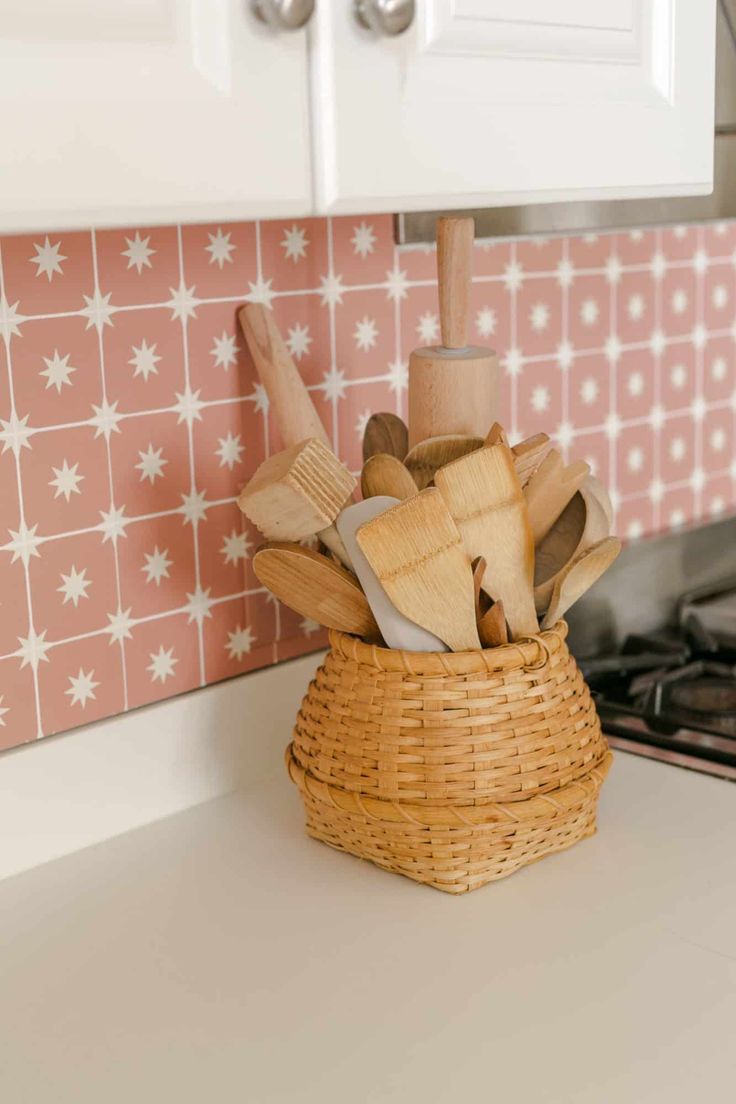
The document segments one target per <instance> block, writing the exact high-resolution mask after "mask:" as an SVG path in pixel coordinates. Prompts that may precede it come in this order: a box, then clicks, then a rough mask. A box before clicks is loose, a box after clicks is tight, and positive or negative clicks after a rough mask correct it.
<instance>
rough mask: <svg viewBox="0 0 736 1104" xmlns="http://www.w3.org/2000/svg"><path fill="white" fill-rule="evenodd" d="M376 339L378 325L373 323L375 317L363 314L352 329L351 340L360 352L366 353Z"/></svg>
mask: <svg viewBox="0 0 736 1104" xmlns="http://www.w3.org/2000/svg"><path fill="white" fill-rule="evenodd" d="M377 339H378V326H377V325H376V323H375V319H373V318H369V317H368V315H365V316H364V317H363V318H361V319H360V321H358V322H356V324H355V329H354V331H353V341H354V342H355V344H356V345H357V347H358V348H359V349H360V350H361V351H362V352H364V353H367V352H368V351H369V350H370V349H372V348H373V346H374V345H375V344H376V341H377Z"/></svg>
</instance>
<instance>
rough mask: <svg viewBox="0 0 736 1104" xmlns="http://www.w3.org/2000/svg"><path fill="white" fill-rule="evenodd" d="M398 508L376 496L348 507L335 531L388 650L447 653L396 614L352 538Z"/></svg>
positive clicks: (434, 638)
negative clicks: (343, 545)
mask: <svg viewBox="0 0 736 1104" xmlns="http://www.w3.org/2000/svg"><path fill="white" fill-rule="evenodd" d="M397 505H398V499H396V498H389V497H387V496H385V495H376V496H375V497H373V498H367V499H366V500H365V501H364V502H357V503H356V504H355V505H354V506H347V507H346V508H345V509H344V510H343V511H342V513H341V514H340V515H339V517H338V518H337V521H336V523H335V524H336V526H337V531H338V533H339V534H340V536H341V537H342V539H343V541H344V542H345V547H346V548H347V550H348V554H349V556H350V559H351V560H352V562H353V567H354V569H355V573H356V575H357V576H358V578H359V580H360V583H361V585H362V587H363V590H364V591H365V596H366V598H367V599H368V602H369V604H370V607H371V610H372V611H373V616H374V617H375V619H376V621H377V622H378V626H379V628H380V630H381V633H382V635H383V639H384V640H385V641H386V643H387V644H388V646H389V648H402V649H404V651H407V652H446V651H447V648H446V647H445V645H444V643H443V642H442V641H441V640H440V639H439V637H437V636H434V635H433V634H432V633H430V632H427V630H426V629H422V628H420V627H419V625H418V624H417V623H416V622H415V621H414V620H411V619H410V618H408V617H404V615H403V614H402V613H400V612H399V611H398V609H397V608H396V606H395V605H394V604H393V603H392V602H391V600H390V599H389V597H388V595H387V593H386V591H385V590H384V589H383V587H382V586H381V584H380V583H379V581H378V579H377V578H376V573H375V571H374V570H373V568H372V567H371V565H370V564H369V563H368V560H367V559H366V558H365V556H364V554H363V551H362V549H361V548H360V547H359V545H358V542H357V540H356V538H355V534H356V530H357V529H359V528H360V526H361V525H363V523H364V522H367V521H371V520H372V519H373V518H376V517H378V516H379V515H381V514H383V513H385V512H386V510H389V509H390V508H391V507H392V506H397Z"/></svg>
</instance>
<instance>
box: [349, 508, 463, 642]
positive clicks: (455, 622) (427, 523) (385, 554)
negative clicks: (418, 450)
mask: <svg viewBox="0 0 736 1104" xmlns="http://www.w3.org/2000/svg"><path fill="white" fill-rule="evenodd" d="M369 501H374V500H373V499H369ZM356 538H357V541H358V545H359V546H360V548H361V549H362V551H363V552H364V553H365V557H366V559H367V560H368V562H369V564H370V565H371V567H372V568H373V570H374V571H375V573H376V575H377V576H378V579H379V580H380V583H381V585H382V587H383V588H384V590H385V591H386V593H387V594H388V596H389V598H390V599H391V601H392V602H393V604H394V605H395V606H396V608H397V609H398V610H400V611H401V612H402V613H403V614H404V615H405V616H406V617H411V618H412V620H414V621H416V623H417V624H418V625H421V626H422V627H423V628H425V629H427V630H428V631H429V632H431V633H434V634H435V635H436V636H438V637H439V638H440V640H444V642H445V644H447V645H448V646H449V647H450V649H451V650H452V651H453V652H462V651H467V650H469V649H473V648H479V647H480V640H479V639H478V630H477V629H476V626H475V603H474V600H473V575H472V572H471V569H470V559H469V557H468V553H467V552H466V551H465V548H464V547H463V542H462V539H461V537H460V534H459V532H458V530H457V526H456V525H455V523H454V522H453V520H452V518H451V516H450V513H449V511H448V509H447V506H446V505H445V503H444V501H443V499H442V496H441V494H440V493H439V491H438V490H437V489H436V488H434V487H430V488H428V489H427V490H425V491H421V492H420V493H419V494H417V495H414V497H413V498H408V499H407V500H406V501H405V502H401V503H399V505H398V506H394V507H393V508H392V509H390V510H388V511H386V513H384V514H381V515H380V516H379V517H376V518H374V519H373V521H369V522H366V523H365V524H364V525H361V527H360V528H359V529H358V531H357V533H356Z"/></svg>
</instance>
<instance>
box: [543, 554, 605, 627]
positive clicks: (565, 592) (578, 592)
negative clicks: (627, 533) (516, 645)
mask: <svg viewBox="0 0 736 1104" xmlns="http://www.w3.org/2000/svg"><path fill="white" fill-rule="evenodd" d="M620 551H621V541H620V540H619V539H618V537H605V538H604V539H603V540H602V541H598V543H597V544H594V545H593V547H592V548H588V549H587V550H586V551H585V552H581V553H580V555H579V556H576V557H575V559H574V560H572V562H571V563H569V564H568V565H567V567H565V568H563V570H562V571H561V572H560V574H559V575H558V576H557V578H556V579H555V585H554V589H553V591H552V600H551V602H550V604H549V609H548V610H547V613H546V614H545V617H544V620H543V621H542V628H543V629H551V628H552V626H553V625H555V624H556V623H557V622H558V621H559V620H560V618H561V617H564V616H565V614H566V613H567V611H568V610H569V608H570V606H572V605H573V604H574V603H575V602H577V600H578V598H580V597H581V596H582V595H583V594H585V592H586V591H587V590H590V588H591V587H592V586H593V583H595V582H597V581H598V579H600V577H601V575H602V574H603V572H604V571H607V570H608V568H609V567H610V566H611V564H612V563H613V561H614V560H615V559H616V557H617V556H618V554H619V552H620Z"/></svg>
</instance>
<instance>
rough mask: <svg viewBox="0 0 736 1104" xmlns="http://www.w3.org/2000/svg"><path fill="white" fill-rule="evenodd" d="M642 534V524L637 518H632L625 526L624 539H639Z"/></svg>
mask: <svg viewBox="0 0 736 1104" xmlns="http://www.w3.org/2000/svg"><path fill="white" fill-rule="evenodd" d="M643 535H644V526H643V525H642V523H641V522H640V521H639V519H638V518H632V519H631V521H630V522H629V524H628V526H627V528H626V539H627V540H630V541H637V540H641V538H642V537H643Z"/></svg>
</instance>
